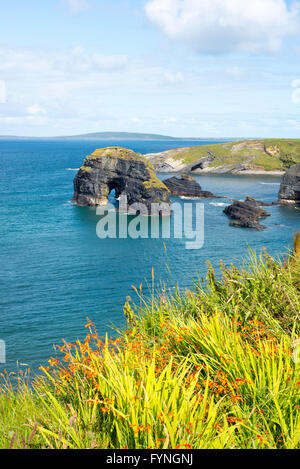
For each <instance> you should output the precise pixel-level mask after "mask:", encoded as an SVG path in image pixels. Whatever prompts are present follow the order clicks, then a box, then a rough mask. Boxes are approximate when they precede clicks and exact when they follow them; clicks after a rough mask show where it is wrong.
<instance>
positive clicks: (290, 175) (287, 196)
mask: <svg viewBox="0 0 300 469" xmlns="http://www.w3.org/2000/svg"><path fill="white" fill-rule="evenodd" d="M278 201H279V203H281V204H285V205H288V204H291V205H300V164H296V165H294V166H292V167H291V168H290V169H289V170H288V171H287V172H286V173H285V175H284V176H283V178H282V182H281V186H280V190H279V195H278Z"/></svg>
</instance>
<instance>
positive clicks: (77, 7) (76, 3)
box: [65, 0, 90, 15]
mask: <svg viewBox="0 0 300 469" xmlns="http://www.w3.org/2000/svg"><path fill="white" fill-rule="evenodd" d="M65 1H66V3H67V6H68V7H69V9H70V11H71V13H73V14H74V15H76V14H78V13H81V12H82V11H85V10H87V9H88V8H89V6H90V5H89V4H88V2H87V1H86V0H65Z"/></svg>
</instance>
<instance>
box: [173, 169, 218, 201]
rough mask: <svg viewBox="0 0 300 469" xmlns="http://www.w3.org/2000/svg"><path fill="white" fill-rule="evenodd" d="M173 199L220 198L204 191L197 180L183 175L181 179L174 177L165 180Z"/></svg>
mask: <svg viewBox="0 0 300 469" xmlns="http://www.w3.org/2000/svg"><path fill="white" fill-rule="evenodd" d="M164 184H165V185H166V186H167V188H168V189H169V191H170V192H171V195H172V196H173V197H196V198H200V199H208V198H219V197H218V196H215V195H214V194H213V193H212V192H209V191H203V190H202V188H201V186H200V184H198V182H197V181H196V179H195V178H193V177H191V176H189V175H187V174H182V175H181V177H180V178H178V177H176V176H175V177H172V178H169V179H166V180H164Z"/></svg>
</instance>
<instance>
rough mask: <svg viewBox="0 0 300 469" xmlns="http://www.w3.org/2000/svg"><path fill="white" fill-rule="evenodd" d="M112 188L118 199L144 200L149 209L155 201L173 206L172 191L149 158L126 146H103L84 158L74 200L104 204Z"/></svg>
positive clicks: (78, 175)
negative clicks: (156, 171) (162, 180)
mask: <svg viewBox="0 0 300 469" xmlns="http://www.w3.org/2000/svg"><path fill="white" fill-rule="evenodd" d="M112 190H115V196H116V198H119V197H120V196H121V195H126V196H127V203H128V205H132V204H134V203H141V204H144V206H145V207H146V209H147V210H148V211H150V208H151V204H152V203H166V204H168V205H169V206H170V192H169V190H168V188H167V187H166V186H165V185H164V184H163V183H162V182H161V181H160V180H159V179H158V178H157V177H156V175H155V172H154V169H153V167H152V165H151V164H150V163H149V161H147V159H146V158H145V157H144V156H143V155H141V154H137V153H134V152H133V151H131V150H126V149H125V148H119V147H109V148H102V149H99V150H95V151H94V153H92V154H91V155H89V156H88V157H87V158H86V159H85V161H84V164H83V166H82V167H81V168H80V169H79V171H78V173H77V175H76V177H75V179H74V197H73V202H74V203H76V204H78V205H87V206H97V205H104V204H106V203H107V200H108V195H109V193H110V192H111V191H112Z"/></svg>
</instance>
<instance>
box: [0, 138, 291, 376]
mask: <svg viewBox="0 0 300 469" xmlns="http://www.w3.org/2000/svg"><path fill="white" fill-rule="evenodd" d="M208 143H217V142H215V141H214V142H210V141H199V142H197V141H129V140H126V141H107V140H106V141H91V140H81V141H77V140H53V139H52V140H13V139H7V140H6V139H2V140H0V168H1V169H0V243H1V244H0V265H1V270H0V285H1V295H0V349H1V350H0V361H1V351H2V361H5V363H0V372H1V371H3V370H4V369H6V370H8V372H12V373H15V372H18V369H24V368H26V369H27V368H30V369H31V370H32V373H36V372H38V369H39V365H45V364H47V360H48V359H49V358H50V356H53V355H54V354H55V350H54V348H53V347H54V346H55V345H56V344H58V345H60V344H61V343H62V339H65V340H67V341H72V342H74V341H76V339H77V338H79V339H83V338H84V336H85V334H86V329H85V327H84V325H85V324H86V318H87V317H89V318H90V320H92V321H93V322H94V324H95V326H96V327H97V331H98V333H99V334H100V335H103V336H104V335H105V334H108V336H112V337H114V336H115V334H116V330H117V329H120V328H123V327H125V318H124V314H123V306H124V303H125V301H126V298H127V297H128V296H130V297H131V298H132V300H133V301H135V302H137V303H138V302H139V299H138V297H137V296H136V293H135V290H134V289H133V288H132V287H133V286H134V287H136V288H139V287H140V285H141V284H142V291H143V293H144V294H145V295H146V296H147V295H148V294H149V291H150V290H151V288H152V269H153V273H154V288H155V289H157V291H159V289H160V288H161V287H162V285H165V288H166V289H167V290H169V291H170V292H172V291H173V290H174V289H175V288H179V289H181V290H182V291H184V290H185V289H187V288H188V289H190V288H193V286H194V283H195V281H197V279H199V278H201V277H205V273H206V269H207V260H210V261H211V263H212V264H213V266H214V267H215V268H216V269H218V265H219V262H220V260H221V259H222V260H223V262H225V264H230V263H232V262H234V263H236V264H237V265H241V263H243V262H245V260H246V259H247V258H248V255H249V250H250V249H251V250H252V251H255V252H257V253H259V252H260V251H261V249H262V248H263V247H265V248H266V250H267V251H268V253H269V254H270V255H272V256H275V257H281V258H282V257H283V256H284V255H286V254H287V252H288V249H289V248H291V246H292V240H293V236H294V234H295V232H296V231H297V230H299V229H300V211H299V210H296V209H295V208H292V207H283V206H272V207H268V208H267V210H268V211H269V213H271V217H269V218H267V219H266V220H263V221H262V223H263V224H264V225H265V226H266V227H267V229H266V230H265V231H262V232H257V231H252V230H249V229H238V228H233V227H230V226H229V219H228V217H227V216H226V215H225V214H224V213H223V210H224V208H225V207H226V205H228V204H230V201H231V200H232V199H239V200H243V199H244V198H245V197H246V196H248V195H249V196H252V197H255V198H256V199H258V200H262V201H265V202H273V201H276V200H277V195H278V190H279V185H280V177H274V176H231V175H200V176H197V177H196V178H197V180H198V182H199V183H200V185H201V186H202V188H203V190H208V191H211V192H213V193H214V194H217V195H221V196H225V198H224V199H207V200H201V203H203V204H204V212H203V213H204V225H203V230H204V231H203V235H204V239H203V246H202V247H201V248H199V249H186V240H185V239H179V238H174V237H171V238H170V239H162V238H160V239H152V238H149V239H145V238H138V239H131V238H128V239H111V238H108V239H99V237H98V236H97V234H96V226H97V223H98V221H99V219H100V218H99V215H97V213H96V209H95V208H88V207H78V206H76V205H74V204H72V203H71V199H72V197H73V179H74V177H75V175H76V172H77V170H78V168H79V167H80V166H81V165H82V163H83V160H84V158H85V157H86V156H87V155H89V154H90V153H91V152H93V151H94V150H95V149H96V148H101V147H106V146H122V147H125V148H129V149H132V150H134V151H136V152H141V153H143V154H146V153H155V152H161V151H165V150H169V149H172V148H177V147H187V146H194V145H201V144H208ZM159 177H160V178H161V179H165V178H166V177H169V175H167V174H161V175H159ZM173 201H174V202H177V203H178V204H182V205H183V204H187V203H188V204H197V203H199V201H195V200H188V199H177V198H176V199H174V200H173ZM195 216H196V215H195ZM4 352H5V354H4Z"/></svg>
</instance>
